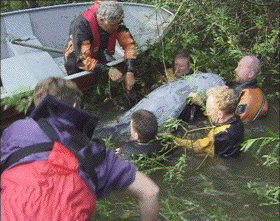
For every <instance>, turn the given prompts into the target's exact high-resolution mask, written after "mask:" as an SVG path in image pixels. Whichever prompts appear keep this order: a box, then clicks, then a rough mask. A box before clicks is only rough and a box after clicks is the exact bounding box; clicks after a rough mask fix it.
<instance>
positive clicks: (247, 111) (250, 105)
mask: <svg viewBox="0 0 280 221" xmlns="http://www.w3.org/2000/svg"><path fill="white" fill-rule="evenodd" d="M236 112H237V114H238V115H239V116H240V119H241V120H242V122H243V123H244V124H246V123H249V122H251V121H254V120H256V119H257V118H258V117H261V116H263V115H265V114H266V113H267V112H268V101H267V99H266V97H265V96H264V93H263V92H262V90H261V89H259V88H246V89H243V90H242V92H241V95H240V99H239V103H238V106H237V110H236Z"/></svg>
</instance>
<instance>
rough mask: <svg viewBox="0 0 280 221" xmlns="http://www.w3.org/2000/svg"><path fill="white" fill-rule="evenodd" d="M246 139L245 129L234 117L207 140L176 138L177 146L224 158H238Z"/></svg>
mask: <svg viewBox="0 0 280 221" xmlns="http://www.w3.org/2000/svg"><path fill="white" fill-rule="evenodd" d="M243 138H244V127H243V124H242V122H241V120H240V118H239V117H238V116H234V117H233V118H231V119H230V120H229V121H228V122H226V123H225V124H223V125H219V126H215V127H214V128H213V129H211V130H210V132H209V133H208V135H207V136H206V137H205V138H202V139H198V140H196V141H192V140H188V139H182V138H175V139H174V141H175V143H176V144H178V145H180V146H183V147H186V148H188V149H191V150H193V151H195V152H205V153H208V154H209V155H210V156H214V155H215V154H216V155H218V156H220V157H223V158H229V157H237V156H238V155H239V151H240V148H241V146H240V145H241V143H242V142H243Z"/></svg>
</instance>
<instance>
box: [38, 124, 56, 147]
mask: <svg viewBox="0 0 280 221" xmlns="http://www.w3.org/2000/svg"><path fill="white" fill-rule="evenodd" d="M37 123H38V125H39V126H40V128H41V129H42V130H43V131H44V132H45V134H46V135H47V136H48V137H49V138H50V140H51V141H53V142H55V141H58V135H57V133H56V132H55V130H54V129H53V127H52V126H51V125H50V124H49V123H48V122H47V121H46V119H45V118H40V119H39V120H38V121H37Z"/></svg>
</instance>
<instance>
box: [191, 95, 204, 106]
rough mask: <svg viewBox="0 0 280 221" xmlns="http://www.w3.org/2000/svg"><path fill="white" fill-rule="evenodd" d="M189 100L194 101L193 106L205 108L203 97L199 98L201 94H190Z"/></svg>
mask: <svg viewBox="0 0 280 221" xmlns="http://www.w3.org/2000/svg"><path fill="white" fill-rule="evenodd" d="M189 99H190V100H191V101H192V103H193V104H196V105H198V106H203V101H202V100H201V97H200V96H199V93H198V92H196V93H193V92H192V93H190V94H189Z"/></svg>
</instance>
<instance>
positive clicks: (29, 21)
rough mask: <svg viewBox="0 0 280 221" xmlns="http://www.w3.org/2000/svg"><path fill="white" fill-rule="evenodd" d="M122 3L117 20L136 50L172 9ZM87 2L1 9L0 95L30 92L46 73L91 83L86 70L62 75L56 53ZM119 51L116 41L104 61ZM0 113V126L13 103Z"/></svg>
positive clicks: (163, 26) (159, 31)
mask: <svg viewBox="0 0 280 221" xmlns="http://www.w3.org/2000/svg"><path fill="white" fill-rule="evenodd" d="M122 4H123V8H124V19H123V21H124V23H125V25H126V26H127V27H128V28H129V30H130V32H131V34H132V36H133V38H134V40H135V42H136V45H137V48H138V51H139V52H143V51H145V50H147V49H148V48H149V47H150V46H151V45H152V44H154V43H156V42H158V41H159V40H160V39H161V38H162V37H163V36H164V34H165V33H167V31H168V29H169V27H170V23H171V22H172V20H173V19H174V14H173V13H172V12H170V11H168V10H167V9H164V8H162V9H161V10H158V9H156V8H155V7H154V6H152V5H147V4H138V3H127V2H123V3H122ZM91 5H92V2H91V3H89V2H88V3H74V4H64V5H56V6H49V7H41V8H32V9H26V10H19V11H13V12H7V13H2V14H1V81H2V86H1V99H3V98H6V97H10V96H12V95H16V94H20V93H22V92H27V91H30V90H31V91H32V90H33V89H34V88H35V86H36V84H37V83H38V82H39V81H40V80H42V79H45V78H47V77H62V78H65V79H70V80H73V81H74V82H76V83H77V85H78V87H79V88H80V89H88V88H89V87H91V86H92V85H93V83H92V82H93V80H94V76H93V75H92V74H91V73H90V72H88V71H83V72H79V73H77V74H73V75H67V73H66V70H65V68H64V60H63V54H62V53H63V48H64V45H65V43H66V41H67V38H68V34H69V28H70V23H71V22H72V21H73V20H74V19H75V18H76V17H77V16H78V15H80V14H81V13H83V12H84V11H85V10H86V9H87V8H89V7H91ZM123 54H124V52H123V50H122V49H121V47H120V46H119V45H118V44H117V45H116V49H115V54H114V55H113V58H114V60H113V61H112V62H110V63H108V65H109V66H114V65H115V64H117V63H119V62H121V61H123ZM1 112H2V113H1V124H2V125H1V126H3V124H4V125H6V122H10V121H11V120H15V117H14V116H15V114H16V113H15V109H14V108H9V109H8V110H5V111H4V109H3V107H2V106H1ZM22 116H23V115H21V117H22ZM8 118H10V119H8ZM4 122H5V123H4Z"/></svg>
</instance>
